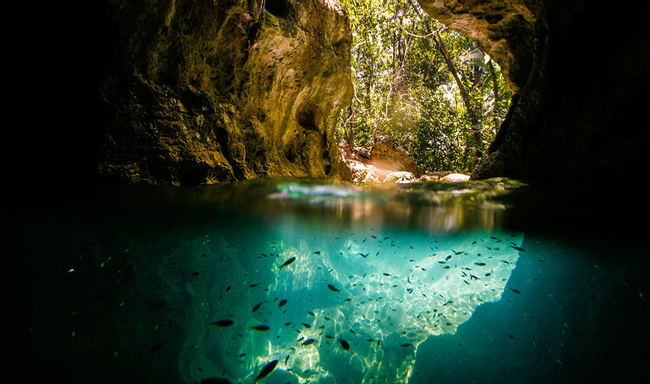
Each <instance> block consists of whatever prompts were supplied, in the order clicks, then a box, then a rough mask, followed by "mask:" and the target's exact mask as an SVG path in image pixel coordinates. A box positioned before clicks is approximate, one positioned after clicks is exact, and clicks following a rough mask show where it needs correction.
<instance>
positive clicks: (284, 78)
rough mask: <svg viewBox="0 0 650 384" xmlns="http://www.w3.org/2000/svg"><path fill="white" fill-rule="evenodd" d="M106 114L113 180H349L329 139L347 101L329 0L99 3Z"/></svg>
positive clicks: (106, 160)
mask: <svg viewBox="0 0 650 384" xmlns="http://www.w3.org/2000/svg"><path fill="white" fill-rule="evenodd" d="M108 1H109V3H110V4H111V12H112V16H113V21H114V25H115V30H116V33H115V37H114V40H115V47H116V55H115V58H114V61H113V62H112V64H111V67H110V70H109V71H108V76H107V78H106V81H105V82H104V83H103V86H102V95H103V97H104V100H105V101H106V102H107V103H108V104H109V105H110V106H111V107H112V109H113V110H114V117H115V118H114V119H113V120H112V121H110V122H109V124H108V126H107V127H106V135H105V139H104V141H103V151H102V157H101V159H100V164H99V170H100V174H101V175H102V177H103V178H105V179H108V180H111V181H113V182H114V181H117V182H120V183H140V182H142V183H150V184H176V185H178V184H187V185H194V184H204V183H213V182H220V181H235V180H243V179H249V178H254V177H263V176H280V175H282V176H309V177H332V178H342V179H347V178H349V170H348V168H347V167H346V166H345V165H344V163H343V161H342V159H341V156H340V154H339V152H338V149H337V146H336V144H335V140H334V134H333V130H334V126H335V123H336V119H337V117H338V112H339V110H340V108H341V107H342V106H344V105H346V104H348V103H349V100H350V98H351V94H352V93H351V92H352V84H351V78H350V69H349V68H350V67H349V62H350V43H351V33H350V27H349V19H348V17H347V14H346V13H345V11H344V10H343V9H342V8H341V7H340V6H339V5H338V2H337V1H336V0H316V1H297V0H266V1H265V2H262V1H259V0H255V1H253V2H244V1H239V0H214V1H209V2H204V1H200V2H196V1H191V0H171V1H154V0H146V1H140V2H124V1H119V0H108Z"/></svg>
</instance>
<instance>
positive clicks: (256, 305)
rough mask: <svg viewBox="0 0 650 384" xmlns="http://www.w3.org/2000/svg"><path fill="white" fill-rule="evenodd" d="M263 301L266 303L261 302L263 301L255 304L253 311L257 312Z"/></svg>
mask: <svg viewBox="0 0 650 384" xmlns="http://www.w3.org/2000/svg"><path fill="white" fill-rule="evenodd" d="M262 303H264V302H261V303H258V304H255V306H254V307H253V312H255V311H257V310H258V309H260V306H261V305H262Z"/></svg>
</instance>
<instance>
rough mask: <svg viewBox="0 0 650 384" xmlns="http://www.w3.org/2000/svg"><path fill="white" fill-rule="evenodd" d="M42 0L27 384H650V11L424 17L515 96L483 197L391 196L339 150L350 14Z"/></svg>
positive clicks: (17, 214)
mask: <svg viewBox="0 0 650 384" xmlns="http://www.w3.org/2000/svg"><path fill="white" fill-rule="evenodd" d="M37 3H38V4H34V3H33V2H32V3H29V4H27V5H23V6H24V7H27V9H22V10H21V13H16V14H24V15H29V16H30V18H29V19H28V22H26V23H25V24H23V25H22V27H24V28H25V29H27V30H29V32H30V33H27V31H21V32H20V33H16V35H18V39H15V38H14V37H13V36H12V38H11V39H10V40H11V41H10V42H9V44H10V48H11V49H13V50H12V52H13V53H14V55H13V56H9V57H8V58H6V59H5V61H7V62H8V63H9V64H10V71H9V72H7V74H8V76H7V81H8V82H9V83H10V89H9V92H7V94H8V95H9V96H10V99H11V105H10V107H11V108H10V109H9V112H10V115H11V116H12V117H13V120H12V122H11V123H10V124H7V127H6V129H5V135H4V140H3V142H4V143H5V150H4V151H3V152H2V155H3V162H2V163H3V180H5V184H4V186H5V189H6V190H7V194H6V197H7V204H6V205H7V206H8V207H7V208H6V209H5V210H4V212H3V218H4V219H5V220H3V228H2V231H3V234H4V237H5V238H6V242H7V246H6V248H5V252H6V255H7V257H6V259H7V261H8V264H7V265H6V266H5V268H4V270H5V276H6V279H5V284H6V287H7V289H6V290H7V292H9V295H8V296H9V297H8V298H7V300H6V303H5V309H6V311H5V312H6V316H5V317H6V325H5V326H6V328H5V335H6V342H7V347H8V350H9V351H11V353H10V359H9V364H10V366H12V367H14V371H15V372H14V373H15V374H17V375H18V380H17V381H19V382H25V383H39V382H44V381H47V382H66V383H85V382H89V381H92V382H98V383H115V382H120V383H141V382H149V383H166V384H170V383H171V384H176V383H178V384H186V383H210V382H220V383H228V382H233V383H236V382H242V383H253V382H259V383H263V382H266V383H287V382H289V383H292V384H296V383H299V382H307V381H311V382H318V383H327V384H329V383H334V382H344V379H345V382H354V383H362V384H367V383H379V382H381V383H385V384H387V383H391V384H392V383H405V382H409V383H416V384H419V383H421V384H425V383H431V382H441V381H442V382H461V383H465V382H467V383H471V382H483V383H501V382H511V383H518V382H542V381H552V382H579V381H600V380H602V378H603V377H613V376H615V377H617V378H618V380H620V381H624V382H645V381H647V379H648V373H647V369H646V367H645V365H646V359H645V355H646V352H647V341H648V340H649V335H648V330H649V327H648V326H647V316H645V312H646V311H647V300H648V298H649V297H650V290H649V289H650V288H648V284H647V276H646V273H645V271H646V270H647V266H646V264H647V260H646V256H645V255H646V254H647V251H646V248H647V244H646V243H647V241H646V237H647V234H646V229H645V227H643V226H642V225H640V224H638V223H639V222H643V220H644V219H645V218H646V217H647V213H648V212H647V211H648V207H647V204H645V203H644V202H643V201H642V199H639V198H638V188H633V187H630V183H631V180H632V179H636V178H638V177H640V176H642V175H643V171H644V170H645V165H646V162H647V159H646V155H645V151H646V150H647V148H648V144H649V142H648V135H649V134H648V130H647V128H646V127H645V125H644V124H643V122H644V121H645V119H646V118H645V116H644V113H645V107H646V104H647V92H648V90H649V89H648V83H649V74H648V71H647V63H648V62H649V59H650V57H649V56H650V48H649V47H650V46H649V45H648V44H647V37H648V35H649V33H648V32H649V31H650V27H649V25H648V21H647V20H646V15H647V14H648V10H650V9H649V7H650V4H649V3H647V2H643V4H636V8H635V9H630V8H629V7H622V5H619V4H611V3H608V4H607V6H601V5H600V4H598V5H597V4H596V3H595V2H588V1H580V0H575V1H559V0H545V1H542V0H537V1H528V0H521V1H520V0H509V1H469V0H467V1H462V0H449V1H447V0H446V1H427V0H420V3H421V4H422V7H423V9H425V10H426V11H427V12H428V13H429V14H431V15H432V16H434V17H436V18H438V19H439V20H441V22H443V23H445V24H446V25H448V26H450V27H451V28H454V29H457V30H459V31H461V32H463V33H466V34H468V35H469V36H471V37H472V38H473V39H475V40H476V41H477V43H478V44H479V46H480V47H481V48H482V49H483V50H485V51H486V52H488V53H489V54H490V55H491V56H492V57H493V58H494V59H495V60H496V61H498V63H499V65H500V66H501V67H502V68H503V69H504V71H505V73H506V76H507V77H508V82H509V84H510V87H511V88H512V90H513V92H514V93H515V96H514V98H513V102H512V103H511V108H510V110H509V112H508V116H507V118H506V120H505V122H504V123H503V124H502V125H501V127H500V130H499V133H498V135H497V139H496V140H495V141H494V142H493V143H492V145H491V146H490V149H489V151H488V152H487V153H486V154H484V156H483V158H482V159H481V162H480V163H479V165H478V166H477V168H476V169H475V170H474V173H473V174H472V179H471V180H468V181H462V182H458V183H437V182H432V183H412V184H408V185H396V186H395V187H394V188H392V187H391V188H381V187H378V188H373V187H369V188H365V187H362V186H359V185H353V184H351V183H349V182H348V180H349V169H348V168H347V167H346V166H345V164H344V163H343V161H342V160H341V154H340V153H339V150H338V148H339V147H338V145H337V143H336V141H335V140H336V139H335V136H336V135H335V134H334V133H333V129H334V128H333V127H334V126H335V122H336V119H337V118H338V116H339V114H338V112H339V111H340V109H341V108H343V107H345V106H346V105H349V102H350V100H351V99H352V97H353V88H352V83H351V81H350V68H349V60H350V56H349V51H350V49H351V37H350V29H349V23H348V19H347V16H346V15H345V12H344V11H343V10H342V9H341V8H340V7H339V6H338V4H336V1H329V0H327V1H326V0H322V1H319V0H314V1H267V2H260V1H251V2H243V1H235V0H215V1H188V0H169V1H142V2H123V1H117V0H105V1H94V2H88V1H83V2H82V1H78V2H66V3H63V4H58V3H57V4H55V3H53V2H37ZM263 8H264V9H266V12H267V13H268V14H270V15H272V16H269V15H268V14H264V13H260V10H261V9H263ZM306 21H308V22H306ZM603 24H606V28H603ZM223 71H227V72H228V73H227V74H225V75H224V73H222V72H223ZM316 132H318V134H317V133H316ZM286 143H288V144H286ZM285 144H286V145H287V146H286V147H284V145H285ZM298 160H300V161H298ZM594 186H595V187H594ZM639 200H641V201H639Z"/></svg>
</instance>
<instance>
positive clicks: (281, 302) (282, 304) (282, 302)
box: [278, 299, 287, 307]
mask: <svg viewBox="0 0 650 384" xmlns="http://www.w3.org/2000/svg"><path fill="white" fill-rule="evenodd" d="M286 304H287V301H286V300H285V299H282V300H280V302H279V303H278V307H284V306H285V305H286Z"/></svg>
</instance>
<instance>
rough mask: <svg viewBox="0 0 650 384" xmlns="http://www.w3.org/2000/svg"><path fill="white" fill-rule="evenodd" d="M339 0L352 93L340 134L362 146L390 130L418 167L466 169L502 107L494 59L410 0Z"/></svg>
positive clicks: (504, 107)
mask: <svg viewBox="0 0 650 384" xmlns="http://www.w3.org/2000/svg"><path fill="white" fill-rule="evenodd" d="M341 3H342V4H343V5H344V6H345V7H346V9H347V11H348V14H349V16H350V20H351V25H352V37H353V43H352V63H351V65H352V73H353V77H354V84H355V96H354V99H353V101H352V104H351V106H350V107H349V108H347V109H346V110H345V111H344V112H343V114H342V117H341V119H340V126H339V130H340V136H341V137H345V138H346V140H347V141H348V143H349V144H358V145H362V146H364V145H369V144H371V143H372V141H373V139H374V137H376V136H377V135H391V136H393V137H395V138H396V139H397V141H398V142H399V143H400V144H401V145H402V146H403V147H404V148H405V149H407V150H408V151H409V152H411V154H412V155H413V156H414V158H415V159H416V161H417V162H418V163H419V165H420V167H421V168H422V169H423V170H424V171H434V170H449V169H451V170H455V171H459V172H466V171H469V170H471V169H472V168H473V167H474V165H475V164H476V161H477V160H478V158H479V157H480V154H481V153H482V152H483V151H484V150H485V149H486V147H487V146H488V145H489V142H490V141H491V140H492V139H493V137H494V135H495V133H496V127H497V126H498V124H499V123H500V121H501V120H503V118H504V117H505V113H506V111H507V99H508V98H509V97H510V93H509V91H508V90H507V87H506V85H505V82H504V81H503V77H502V76H501V74H500V72H499V69H498V66H496V64H494V63H493V62H492V61H491V60H490V59H489V57H487V56H486V55H485V54H483V53H482V52H480V50H478V48H477V46H476V44H475V43H474V42H473V41H471V40H470V39H469V38H467V37H465V36H463V35H461V34H458V33H456V32H453V31H451V30H449V29H447V28H446V27H444V26H443V25H442V24H440V23H439V22H437V21H436V20H434V19H432V18H430V17H429V16H428V15H426V14H425V13H424V12H422V10H421V9H420V7H419V5H418V4H417V3H415V2H413V1H412V0H341ZM486 122H487V124H486ZM486 127H487V128H486Z"/></svg>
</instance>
